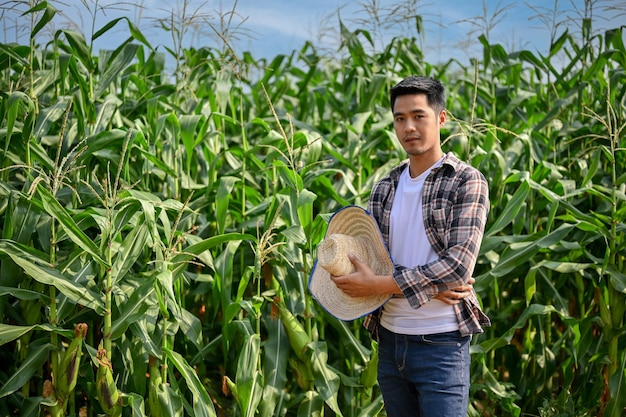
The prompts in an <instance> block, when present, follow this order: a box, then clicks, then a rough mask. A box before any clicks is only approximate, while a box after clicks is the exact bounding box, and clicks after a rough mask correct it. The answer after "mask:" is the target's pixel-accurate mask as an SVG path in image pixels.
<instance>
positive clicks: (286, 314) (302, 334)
mask: <svg viewBox="0 0 626 417" xmlns="http://www.w3.org/2000/svg"><path fill="white" fill-rule="evenodd" d="M274 303H275V305H276V306H277V307H278V311H279V313H280V319H281V321H282V322H283V326H285V330H286V331H287V338H288V339H289V344H290V345H291V348H292V349H293V351H294V352H295V353H296V356H297V357H298V359H300V360H302V361H305V362H306V361H307V358H306V349H307V346H308V345H309V343H311V338H310V337H309V335H308V334H307V332H306V331H305V330H304V327H302V324H301V323H300V322H299V321H298V319H297V318H296V316H294V315H293V313H292V312H291V311H289V309H288V308H287V306H285V303H284V302H282V300H280V299H279V298H278V297H276V298H274Z"/></svg>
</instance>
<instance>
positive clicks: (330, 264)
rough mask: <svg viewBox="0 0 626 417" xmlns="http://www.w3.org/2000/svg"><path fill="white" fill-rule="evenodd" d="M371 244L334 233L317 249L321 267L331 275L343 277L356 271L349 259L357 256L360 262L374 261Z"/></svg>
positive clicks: (361, 239)
mask: <svg viewBox="0 0 626 417" xmlns="http://www.w3.org/2000/svg"><path fill="white" fill-rule="evenodd" d="M371 246H372V244H371V242H368V241H367V240H366V239H364V238H363V237H362V236H361V237H355V236H350V235H344V234H342V233H334V234H332V235H330V236H327V237H326V238H325V239H324V240H323V241H322V242H321V243H320V245H319V246H318V248H317V259H318V262H319V266H321V267H322V268H324V269H325V270H327V271H328V272H329V273H330V274H331V275H334V276H342V275H347V274H350V273H352V272H354V271H355V268H354V265H353V264H352V262H351V261H350V258H349V257H348V255H349V254H353V255H355V256H356V257H357V258H358V259H359V260H361V261H363V262H365V263H366V264H369V263H370V261H371V259H372V256H373V254H372V250H371Z"/></svg>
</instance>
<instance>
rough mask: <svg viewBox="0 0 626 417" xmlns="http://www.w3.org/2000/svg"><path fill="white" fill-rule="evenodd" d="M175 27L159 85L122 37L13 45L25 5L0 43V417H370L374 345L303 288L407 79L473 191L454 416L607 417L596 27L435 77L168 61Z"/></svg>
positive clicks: (623, 282)
mask: <svg viewBox="0 0 626 417" xmlns="http://www.w3.org/2000/svg"><path fill="white" fill-rule="evenodd" d="M185 6H186V7H188V6H190V5H189V4H187V3H185ZM96 10H97V8H96ZM189 10H191V9H189V8H186V9H185V15H184V16H180V17H177V16H175V15H174V13H173V14H172V18H171V19H170V20H169V22H170V23H171V25H165V26H164V30H166V31H171V34H172V36H174V40H173V41H174V42H175V45H174V47H173V48H169V49H167V53H168V54H169V55H173V56H174V58H175V62H176V70H175V76H174V77H173V78H170V77H168V76H167V71H166V65H165V63H166V60H167V59H168V58H167V57H166V56H165V55H163V54H162V53H161V52H159V51H158V50H157V49H155V48H153V47H152V46H151V44H150V42H149V41H148V39H147V38H146V37H145V36H144V35H143V34H142V32H141V31H140V30H139V29H138V27H137V26H135V24H134V23H131V22H130V21H129V20H128V19H115V20H113V21H111V22H109V23H107V24H105V25H104V26H103V27H102V28H100V29H98V30H96V29H94V30H92V31H91V33H88V34H86V35H84V34H82V33H80V32H79V31H76V30H70V29H67V28H64V29H60V30H57V31H56V32H54V34H53V36H52V38H51V40H50V41H49V42H48V43H46V44H43V45H39V44H37V41H36V40H37V39H39V35H40V34H41V31H42V30H43V29H45V28H48V27H49V26H50V25H51V24H52V23H54V22H55V19H57V18H58V16H56V9H54V7H52V6H51V4H49V3H48V2H45V1H42V2H33V3H32V4H31V3H29V4H28V8H27V10H26V11H25V15H26V16H28V17H29V18H30V20H31V22H32V24H31V34H30V37H29V42H28V44H27V45H19V44H2V45H0V74H1V75H0V84H1V85H2V89H1V90H0V91H2V93H1V96H0V97H1V102H0V120H1V122H0V123H1V124H0V137H1V138H2V139H3V140H2V142H1V143H2V144H3V146H2V149H1V152H2V153H1V154H0V158H1V159H0V161H1V164H0V216H1V218H2V221H1V222H0V224H1V225H2V226H1V230H2V237H1V240H0V317H2V323H0V345H2V346H3V347H5V349H3V350H2V352H1V353H0V356H1V358H2V365H0V415H2V416H5V415H6V416H13V415H15V416H17V415H33V414H35V415H48V414H50V415H55V416H62V415H108V416H119V415H132V416H187V415H189V416H257V415H258V416H326V415H329V416H332V415H336V416H346V417H365V416H384V415H385V411H384V405H383V402H382V398H381V395H380V391H379V389H378V386H377V384H376V365H377V360H378V357H377V355H378V353H377V346H376V344H375V343H373V342H372V341H371V339H370V337H369V335H368V334H367V332H366V331H365V329H364V328H363V327H362V325H361V321H360V320H356V321H353V322H347V323H346V322H341V321H338V320H336V319H335V318H333V317H332V316H330V315H328V313H326V312H325V311H324V310H323V309H322V308H321V307H320V306H319V305H317V303H316V302H315V301H314V300H313V299H312V297H311V296H310V294H309V293H308V290H307V283H308V277H309V274H310V271H311V269H312V267H313V263H314V261H315V257H316V246H317V244H318V243H319V242H320V241H321V239H322V238H323V235H324V231H325V225H326V221H327V219H328V218H329V216H330V215H331V213H332V212H334V211H335V210H336V209H338V208H340V207H341V206H344V205H347V204H358V205H363V206H364V205H365V204H366V202H367V198H368V195H369V190H370V189H371V186H372V185H373V184H374V182H375V181H377V180H378V179H380V178H381V177H382V176H384V175H385V174H386V173H387V172H388V171H389V169H390V167H392V166H394V165H395V164H397V163H398V162H399V161H400V160H401V159H402V158H404V157H405V156H404V155H403V153H402V149H401V148H400V147H399V146H398V144H397V143H396V140H395V138H394V137H393V135H392V134H391V133H390V132H391V131H392V129H391V122H392V120H391V115H390V112H389V109H388V106H389V103H388V98H387V91H388V88H389V87H390V86H391V85H393V84H394V83H395V82H397V81H398V80H399V79H401V78H403V77H404V76H406V75H407V74H409V73H421V74H425V75H432V76H435V77H437V78H439V79H441V80H442V81H443V82H444V84H445V85H446V86H447V88H448V96H449V97H448V102H449V109H448V110H449V114H450V116H451V117H450V123H449V124H448V125H447V126H446V127H445V129H444V131H443V147H444V149H445V150H446V151H453V152H455V153H457V154H458V155H459V156H460V157H462V158H463V159H465V160H467V161H469V162H470V163H471V164H473V165H474V166H476V167H478V168H479V169H480V170H481V171H482V172H483V173H484V174H485V176H486V177H487V179H488V180H489V183H490V194H491V212H490V217H489V222H488V225H487V230H486V234H485V238H484V241H483V244H482V248H481V254H480V258H479V263H478V265H477V267H476V276H477V281H476V284H475V287H476V289H477V292H478V294H479V295H480V297H481V299H482V302H483V307H484V309H485V311H486V312H487V313H488V315H489V316H490V317H491V319H492V322H493V326H492V327H491V328H488V329H486V331H485V333H484V334H481V335H479V336H477V337H475V338H474V340H473V343H472V388H471V396H472V398H471V400H472V401H471V404H470V409H469V415H472V416H474V415H476V416H478V415H482V416H489V415H498V416H521V415H541V416H557V415H559V416H591V415H602V416H611V417H617V416H622V415H624V409H625V407H626V404H625V403H624V401H625V400H624V399H625V398H626V383H625V382H624V381H625V380H626V369H625V368H624V363H626V357H625V356H624V349H623V346H624V343H625V342H626V334H625V333H624V319H625V317H624V316H625V311H624V306H625V304H626V299H625V297H626V273H625V269H624V253H625V249H626V248H625V245H626V242H625V241H624V238H623V236H624V231H625V230H624V229H625V228H624V225H625V223H626V222H625V216H626V212H625V210H624V207H626V206H625V205H624V200H625V199H626V197H625V194H624V183H625V178H626V177H625V175H626V174H624V166H625V159H624V158H625V156H624V147H625V146H624V139H623V136H624V135H623V133H624V126H625V125H626V124H625V123H626V122H625V117H624V93H625V91H626V90H625V89H624V70H623V68H624V67H625V66H626V62H624V60H625V58H624V57H625V56H626V55H625V54H626V49H625V47H624V44H623V32H622V29H621V28H616V29H614V30H609V31H606V32H604V33H596V32H594V31H593V27H592V24H593V20H592V19H589V18H588V16H587V15H586V16H585V17H584V18H583V20H582V23H581V29H584V30H583V31H582V36H581V37H577V36H575V35H574V34H573V33H570V32H569V31H568V30H563V31H562V32H559V31H558V30H555V31H553V32H552V37H551V39H550V42H551V45H550V49H549V53H548V54H546V55H542V54H539V53H535V52H531V51H527V50H517V51H513V52H510V51H507V50H506V48H505V47H503V46H502V45H499V44H495V43H492V40H491V39H490V38H489V36H488V35H489V34H488V33H482V34H480V35H481V36H479V37H478V42H479V44H480V46H481V47H482V49H483V54H482V57H481V58H475V59H472V60H470V62H468V63H465V62H461V61H460V60H458V59H451V60H449V61H448V62H444V63H441V64H436V65H435V64H431V63H428V62H425V61H424V54H423V52H422V50H421V49H420V47H419V44H417V43H416V42H415V39H414V38H410V37H408V36H407V37H396V38H394V39H392V40H391V41H390V42H389V43H388V44H387V45H386V46H384V47H383V48H382V49H381V50H378V48H379V45H378V44H377V43H376V41H375V40H374V37H373V36H372V34H371V33H370V32H369V31H368V30H366V29H364V28H357V29H356V30H353V29H351V28H350V27H349V26H348V24H347V23H348V22H343V21H339V22H338V27H339V30H340V37H341V42H340V44H339V45H338V51H337V53H336V54H328V53H327V51H321V50H318V49H317V47H316V46H315V44H314V42H307V43H306V44H305V45H303V46H302V48H301V49H300V50H298V51H294V52H293V53H292V54H290V55H278V56H276V57H274V58H272V59H269V60H267V59H256V58H255V57H254V56H253V55H252V54H250V53H247V52H246V53H243V54H242V56H237V54H236V53H235V50H234V49H233V48H231V47H230V45H221V46H220V47H218V48H213V47H209V46H206V47H201V48H184V47H183V45H182V42H183V36H182V34H183V33H187V32H186V30H188V29H189V28H188V27H185V25H186V24H191V23H189V22H195V21H203V22H204V21H206V20H207V19H208V17H207V16H206V15H204V14H197V15H189V14H187V12H188V11H189ZM194 19H196V20H194ZM185 22H187V23H185ZM416 22H418V23H419V22H420V20H419V18H417V17H416ZM381 24H382V22H381ZM113 27H118V28H120V27H125V28H126V29H127V30H128V34H129V38H128V41H127V42H123V43H122V44H121V45H119V46H115V47H113V48H111V50H103V51H100V52H99V53H98V54H97V55H96V54H95V52H94V51H93V46H92V45H93V39H94V38H96V39H97V38H99V37H101V36H105V34H106V33H107V32H108V31H109V30H111V29H112V28H113ZM216 27H217V26H214V27H213V28H214V30H215V28H216ZM558 28H561V26H559V27H558ZM417 30H418V31H420V30H421V29H420V27H419V25H418V28H417ZM417 35H420V36H422V35H423V34H422V33H421V32H419V33H417ZM176 36H178V37H176ZM220 39H223V40H227V39H228V36H226V35H224V36H221V37H220ZM377 41H379V39H377ZM171 58H172V57H169V59H171ZM557 61H558V62H557Z"/></svg>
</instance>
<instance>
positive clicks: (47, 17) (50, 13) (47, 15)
mask: <svg viewBox="0 0 626 417" xmlns="http://www.w3.org/2000/svg"><path fill="white" fill-rule="evenodd" d="M31 4H32V3H31ZM42 10H43V14H41V19H39V21H38V22H37V24H36V25H35V27H34V28H33V30H32V32H31V34H30V37H31V38H34V37H35V35H37V34H38V33H39V32H40V31H41V30H42V29H43V28H44V27H45V26H46V25H47V24H48V23H50V22H51V21H52V19H53V18H54V15H55V14H56V12H57V9H55V8H54V6H52V5H51V4H49V3H48V2H47V1H42V2H40V3H38V4H37V5H36V6H35V7H33V8H32V9H30V10H29V11H27V12H26V13H35V12H40V11H42ZM26 13H25V14H26Z"/></svg>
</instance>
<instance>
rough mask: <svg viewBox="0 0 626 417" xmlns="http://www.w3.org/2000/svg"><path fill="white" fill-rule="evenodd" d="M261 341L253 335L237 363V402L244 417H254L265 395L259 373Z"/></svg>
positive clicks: (246, 340) (249, 337) (243, 345)
mask: <svg viewBox="0 0 626 417" xmlns="http://www.w3.org/2000/svg"><path fill="white" fill-rule="evenodd" d="M260 351H261V341H260V338H259V335H256V334H251V335H248V336H247V337H246V339H245V340H244V342H243V344H242V349H241V352H240V353H239V359H238V361H237V376H236V378H235V383H236V384H237V401H238V402H239V407H240V409H241V411H242V415H243V416H244V417H254V416H255V415H256V410H257V407H258V405H259V403H260V401H261V395H262V393H263V377H262V375H261V372H260V371H259V368H258V365H259V357H260V354H261V353H260Z"/></svg>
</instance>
